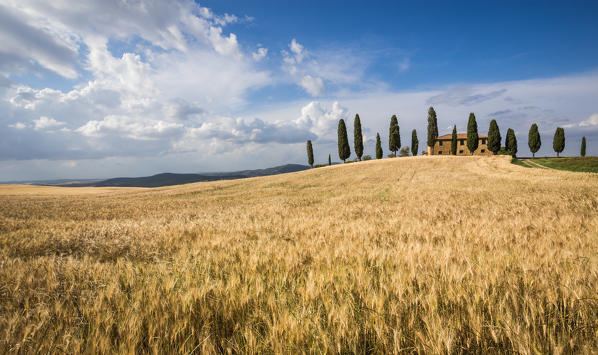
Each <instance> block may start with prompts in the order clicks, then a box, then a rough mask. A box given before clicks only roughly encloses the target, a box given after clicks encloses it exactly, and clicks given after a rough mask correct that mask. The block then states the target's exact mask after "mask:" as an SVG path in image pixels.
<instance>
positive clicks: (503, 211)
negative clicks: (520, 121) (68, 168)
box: [0, 157, 598, 354]
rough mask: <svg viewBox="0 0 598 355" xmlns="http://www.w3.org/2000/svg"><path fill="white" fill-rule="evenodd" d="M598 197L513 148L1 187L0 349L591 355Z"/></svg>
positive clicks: (580, 176)
mask: <svg viewBox="0 0 598 355" xmlns="http://www.w3.org/2000/svg"><path fill="white" fill-rule="evenodd" d="M597 208H598V175H597V174H589V173H572V172H564V171H552V170H545V169H528V168H523V167H519V166H516V165H513V164H511V163H510V158H506V157H415V158H396V159H384V160H378V161H367V162H361V163H354V164H344V165H337V166H332V167H325V168H317V169H311V170H308V171H303V172H299V173H292V174H284V175H278V176H270V177H261V178H251V179H245V180H233V181H218V182H207V183H197V184H189V185H182V186H173V187H164V188H157V189H127V188H122V189H118V188H111V189H97V188H76V189H64V188H53V187H27V186H20V187H18V186H17V187H0V353H156V354H157V353H187V354H189V353H250V354H262V353H288V354H296V353H401V352H417V353H462V352H484V353H486V352H491V353H497V352H498V353H504V352H517V353H524V354H532V353H596V352H598V210H597Z"/></svg>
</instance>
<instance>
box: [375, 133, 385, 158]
mask: <svg viewBox="0 0 598 355" xmlns="http://www.w3.org/2000/svg"><path fill="white" fill-rule="evenodd" d="M382 155H383V153H382V142H380V133H376V159H382Z"/></svg>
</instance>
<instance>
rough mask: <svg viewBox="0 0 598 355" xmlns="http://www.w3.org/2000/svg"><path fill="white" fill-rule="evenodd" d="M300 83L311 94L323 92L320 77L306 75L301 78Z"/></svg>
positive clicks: (315, 94)
mask: <svg viewBox="0 0 598 355" xmlns="http://www.w3.org/2000/svg"><path fill="white" fill-rule="evenodd" d="M300 84H301V87H302V88H304V89H305V91H307V92H308V93H309V94H310V95H311V96H320V95H322V94H323V93H324V82H323V81H322V78H314V77H312V76H311V75H306V76H304V77H303V79H301V83H300Z"/></svg>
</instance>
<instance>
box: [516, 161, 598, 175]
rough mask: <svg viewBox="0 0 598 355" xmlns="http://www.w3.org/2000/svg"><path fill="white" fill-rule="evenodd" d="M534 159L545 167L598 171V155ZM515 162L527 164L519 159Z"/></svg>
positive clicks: (522, 164)
mask: <svg viewBox="0 0 598 355" xmlns="http://www.w3.org/2000/svg"><path fill="white" fill-rule="evenodd" d="M533 161H534V162H535V163H538V164H540V165H543V166H545V167H548V168H552V169H557V170H568V171H579V172H588V173H598V157H584V158H582V157H563V158H538V159H534V160H533ZM513 164H517V165H521V166H527V165H525V164H524V163H523V162H522V161H520V160H517V159H513Z"/></svg>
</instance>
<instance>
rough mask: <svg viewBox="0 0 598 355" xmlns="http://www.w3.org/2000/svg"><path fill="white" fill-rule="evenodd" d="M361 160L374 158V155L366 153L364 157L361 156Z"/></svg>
mask: <svg viewBox="0 0 598 355" xmlns="http://www.w3.org/2000/svg"><path fill="white" fill-rule="evenodd" d="M361 160H372V157H371V156H369V155H364V156H363V157H361Z"/></svg>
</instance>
